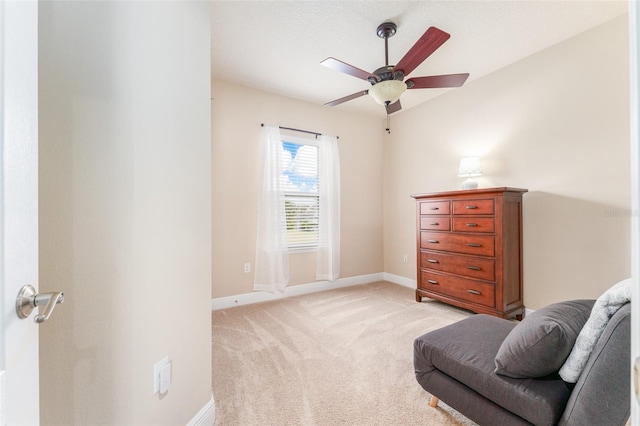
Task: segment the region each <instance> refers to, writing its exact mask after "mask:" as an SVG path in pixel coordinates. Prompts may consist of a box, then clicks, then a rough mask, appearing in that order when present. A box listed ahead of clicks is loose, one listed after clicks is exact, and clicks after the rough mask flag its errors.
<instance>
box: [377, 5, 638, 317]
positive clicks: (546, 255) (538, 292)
mask: <svg viewBox="0 0 640 426" xmlns="http://www.w3.org/2000/svg"><path fill="white" fill-rule="evenodd" d="M628 68H629V67H628V35H627V17H626V16H622V17H620V18H617V19H615V20H613V21H611V22H609V23H607V24H604V25H602V26H600V27H597V28H595V29H592V30H590V31H588V32H586V33H583V34H581V35H578V36H577V37H574V38H572V39H570V40H568V41H565V42H563V43H561V44H558V45H556V46H553V47H551V48H549V49H547V50H545V51H542V52H540V53H538V54H535V55H533V56H530V57H528V58H526V59H524V60H522V61H520V62H518V63H516V64H513V65H511V66H509V67H506V68H504V69H502V70H500V71H498V72H495V73H493V74H490V75H488V76H486V77H483V78H480V79H478V80H476V81H471V82H470V83H468V84H466V85H465V86H464V87H462V88H460V89H456V90H453V91H450V92H447V93H446V94H445V95H443V96H440V97H438V98H436V99H434V100H433V101H431V102H429V103H427V104H425V105H423V106H420V107H417V108H414V109H412V110H409V111H405V112H403V113H401V114H398V115H397V116H396V117H394V120H393V132H392V134H391V135H390V136H388V137H386V140H385V142H384V144H383V146H384V149H385V151H384V218H385V221H384V242H385V244H384V270H385V272H388V273H392V274H396V275H400V276H403V277H409V278H412V279H415V278H416V271H415V268H416V263H415V262H416V254H415V230H414V226H415V223H414V215H415V204H414V200H413V199H412V198H410V194H414V193H422V192H435V191H442V190H452V189H458V188H459V187H460V184H461V182H462V179H461V178H458V177H457V176H456V175H457V167H458V163H459V161H460V158H461V157H464V156H468V155H479V156H481V157H482V160H483V167H484V171H485V174H484V176H482V177H481V178H480V179H479V183H480V185H481V186H485V187H489V186H512V187H522V188H527V189H529V191H530V192H529V193H527V194H525V196H524V301H525V305H526V306H527V307H528V308H532V309H537V308H540V307H542V306H544V305H546V304H549V303H552V302H554V301H559V300H566V299H569V298H583V297H584V298H594V297H597V296H598V295H600V294H601V293H602V292H603V291H604V290H605V289H607V288H608V287H609V286H611V285H613V284H615V283H616V282H617V281H618V280H620V279H623V278H626V277H628V276H630V240H629V233H630V220H629V208H630V174H629V173H630V171H629V170H630V163H629V83H628V80H629V78H628ZM407 95H408V96H410V93H409V94H407ZM404 253H409V254H410V255H411V256H410V259H411V261H410V262H409V263H408V264H407V263H402V254H404Z"/></svg>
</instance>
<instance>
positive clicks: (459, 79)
mask: <svg viewBox="0 0 640 426" xmlns="http://www.w3.org/2000/svg"><path fill="white" fill-rule="evenodd" d="M468 77H469V74H467V73H465V74H447V75H432V76H429V77H414V78H410V79H409V80H407V81H406V82H405V83H407V88H408V89H436V88H438V87H460V86H462V85H463V84H464V82H465V81H467V78H468ZM411 83H413V86H411Z"/></svg>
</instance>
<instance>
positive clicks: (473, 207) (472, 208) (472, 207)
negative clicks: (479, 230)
mask: <svg viewBox="0 0 640 426" xmlns="http://www.w3.org/2000/svg"><path fill="white" fill-rule="evenodd" d="M466 208H467V209H469V210H475V209H477V208H478V206H473V205H471V206H466Z"/></svg>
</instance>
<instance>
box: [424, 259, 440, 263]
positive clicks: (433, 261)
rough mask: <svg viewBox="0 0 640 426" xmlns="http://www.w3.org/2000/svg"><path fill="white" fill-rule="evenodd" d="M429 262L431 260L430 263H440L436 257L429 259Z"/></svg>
mask: <svg viewBox="0 0 640 426" xmlns="http://www.w3.org/2000/svg"><path fill="white" fill-rule="evenodd" d="M427 262H429V263H438V261H437V260H435V259H427Z"/></svg>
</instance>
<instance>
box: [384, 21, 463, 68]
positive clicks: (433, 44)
mask: <svg viewBox="0 0 640 426" xmlns="http://www.w3.org/2000/svg"><path fill="white" fill-rule="evenodd" d="M449 37H451V35H449V34H448V33H445V32H444V31H442V30H440V29H438V28H436V27H429V28H428V29H427V31H425V33H424V34H423V35H422V37H420V38H419V39H418V41H416V44H414V45H413V47H412V48H411V49H409V51H408V52H407V53H406V54H405V55H404V56H403V57H402V59H400V62H398V65H396V66H395V67H394V68H393V71H402V72H403V73H404V75H405V76H407V75H409V74H410V73H411V71H413V70H414V69H416V67H417V66H418V65H420V64H421V63H422V62H423V61H424V60H425V59H427V58H428V57H429V56H430V55H431V54H432V53H433V52H435V51H436V50H437V49H438V48H439V47H440V46H442V45H443V44H444V42H445V41H447V40H449Z"/></svg>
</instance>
